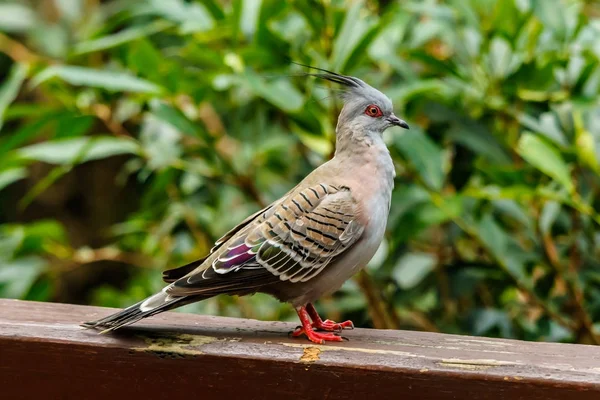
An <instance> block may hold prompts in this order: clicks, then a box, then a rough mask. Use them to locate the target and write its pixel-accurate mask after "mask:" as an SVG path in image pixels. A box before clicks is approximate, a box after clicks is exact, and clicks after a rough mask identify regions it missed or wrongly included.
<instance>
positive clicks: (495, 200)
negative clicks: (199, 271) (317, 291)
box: [0, 0, 600, 344]
mask: <svg viewBox="0 0 600 400" xmlns="http://www.w3.org/2000/svg"><path fill="white" fill-rule="evenodd" d="M598 15H600V9H599V8H598V6H597V5H595V4H594V3H593V2H586V1H583V0H552V1H550V0H486V1H481V0H446V1H442V0H440V1H416V0H415V1H383V0H382V1H375V0H369V1H363V2H361V1H355V2H342V1H337V0H334V1H331V2H324V3H320V2H317V1H297V2H282V1H277V0H263V1H258V0H236V1H232V2H230V1H228V2H224V1H223V2H220V1H216V0H196V1H193V0H191V1H184V0H144V1H136V2H127V1H108V2H86V1H83V0H70V1H63V0H55V1H47V2H33V1H31V2H29V1H19V2H16V1H12V2H11V1H6V2H2V3H0V32H3V33H0V76H2V81H1V83H0V128H1V129H2V132H1V133H0V202H1V203H2V207H1V208H0V210H1V211H0V223H1V224H0V296H4V297H16V298H26V299H36V300H61V301H78V302H89V303H93V304H100V305H109V306H124V305H127V304H129V303H132V302H134V301H137V300H139V299H140V298H142V297H144V296H146V295H148V294H150V293H151V292H152V291H154V290H157V289H159V288H160V287H161V282H160V274H159V270H161V269H166V268H169V267H173V266H176V265H178V264H181V263H185V262H189V261H191V260H193V259H196V258H199V257H201V256H202V255H204V254H205V253H206V252H207V251H208V249H209V248H210V246H211V243H212V241H213V240H214V239H216V238H217V237H219V235H221V234H222V233H223V232H225V231H226V230H227V229H229V228H230V227H232V226H233V225H234V224H235V223H236V222H238V221H240V220H241V219H243V218H244V217H245V216H247V215H248V214H249V213H251V212H252V211H255V210H257V209H258V208H259V207H261V206H263V205H265V204H268V203H269V202H271V201H273V200H275V199H277V198H278V197H279V196H281V195H282V194H284V193H285V192H286V191H287V190H288V189H289V188H291V187H292V186H293V185H294V184H295V183H296V182H297V181H299V180H300V179H301V178H302V177H303V176H304V175H305V174H306V173H307V172H308V171H310V170H311V169H312V168H314V167H316V166H317V165H319V164H321V163H323V162H324V161H326V160H327V159H328V157H330V155H331V152H332V149H333V143H334V136H335V134H334V127H335V122H336V121H335V119H336V116H337V113H338V111H339V107H340V102H339V101H338V100H337V99H336V97H335V88H333V87H330V86H328V85H324V84H322V83H316V82H314V81H313V80H311V79H306V78H303V77H298V76H297V75H298V74H299V73H301V72H303V71H304V69H303V68H302V67H299V66H297V65H292V64H290V60H295V61H298V62H301V63H304V64H310V65H314V66H319V67H323V68H328V69H333V70H336V71H338V72H341V73H348V74H352V75H355V76H359V77H361V78H363V79H364V80H366V81H368V82H369V83H371V84H373V85H374V86H376V87H378V88H380V89H382V90H383V91H384V92H385V93H387V94H388V95H389V96H390V98H391V99H392V100H393V102H394V105H395V107H396V114H398V115H401V116H402V117H403V118H404V119H406V120H408V121H409V124H410V125H411V130H410V131H400V130H399V129H398V130H396V129H393V130H390V131H389V132H387V133H386V137H385V139H386V141H387V143H388V145H389V147H390V151H391V153H392V156H393V157H394V160H395V161H396V164H397V170H398V178H397V182H396V189H395V192H394V195H393V203H392V207H391V216H390V221H389V225H388V235H387V236H386V240H385V242H384V245H382V247H381V248H380V250H379V252H378V254H377V255H376V257H375V258H374V259H373V260H372V262H371V263H370V265H369V267H368V268H367V270H366V272H365V273H361V274H360V275H359V276H358V277H357V279H356V280H352V281H349V282H347V284H346V285H344V287H343V288H342V290H341V291H340V292H339V293H337V294H336V295H334V296H333V297H331V298H327V299H323V301H322V302H321V303H320V305H319V306H320V307H321V308H322V309H324V311H326V312H328V315H329V316H331V317H333V318H335V317H340V318H341V317H352V318H353V319H354V320H355V321H356V322H357V323H358V324H359V325H362V326H375V327H381V328H411V329H425V330H437V331H445V332H453V333H463V334H474V335H490V336H501V337H511V338H521V339H528V340H552V341H574V342H581V343H596V344H599V343H600V323H599V322H598V321H600V290H599V289H598V287H599V283H600V263H599V262H598V259H599V255H600V254H599V251H598V246H597V244H598V240H599V238H600V229H599V224H600V214H599V212H598V207H599V204H600V202H599V200H600V179H599V175H598V173H599V172H600V168H599V164H598V162H599V159H600V158H599V151H598V149H599V142H600V102H599V98H600V97H599V88H600V46H599V45H598V43H599V42H598V39H597V38H598V37H600V19H599V18H598ZM62 209H65V210H66V211H64V212H63V211H61V210H62ZM82 210H83V211H82ZM101 271H108V272H105V273H101ZM81 282H85V285H83V286H81V287H79V290H77V291H74V290H71V289H70V288H72V287H73V285H75V284H76V283H77V284H81ZM188 309H191V310H194V311H200V312H203V313H212V314H223V315H234V316H245V317H255V318H265V319H267V318H269V319H275V318H293V315H292V314H291V312H290V309H289V308H288V307H287V306H285V305H281V304H279V303H278V302H277V301H275V300H273V299H271V298H269V297H268V296H254V297H249V298H226V297H219V298H216V299H211V300H207V301H205V302H202V303H200V304H197V305H193V306H189V308H188ZM336 313H337V315H336Z"/></svg>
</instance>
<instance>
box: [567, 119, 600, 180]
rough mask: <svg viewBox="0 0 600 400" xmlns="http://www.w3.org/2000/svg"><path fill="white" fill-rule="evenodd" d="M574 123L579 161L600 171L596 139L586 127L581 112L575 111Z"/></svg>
mask: <svg viewBox="0 0 600 400" xmlns="http://www.w3.org/2000/svg"><path fill="white" fill-rule="evenodd" d="M573 125H574V128H575V149H576V152H577V157H578V158H579V161H581V163H582V164H583V165H586V166H587V167H589V168H590V169H591V170H592V171H595V172H600V167H599V166H598V159H597V153H596V141H595V140H594V136H592V134H591V133H590V131H588V130H587V129H586V128H585V125H584V123H583V116H582V115H581V112H579V111H574V112H573Z"/></svg>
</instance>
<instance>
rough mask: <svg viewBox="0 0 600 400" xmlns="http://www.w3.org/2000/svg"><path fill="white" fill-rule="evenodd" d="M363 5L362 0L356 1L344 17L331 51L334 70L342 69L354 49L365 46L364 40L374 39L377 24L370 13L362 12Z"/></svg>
mask: <svg viewBox="0 0 600 400" xmlns="http://www.w3.org/2000/svg"><path fill="white" fill-rule="evenodd" d="M364 7H365V6H364V2H363V1H362V0H359V1H356V2H354V4H353V6H352V7H351V8H350V10H348V12H347V14H346V16H345V17H344V23H343V25H342V27H341V29H340V31H339V33H338V34H337V36H336V38H335V42H334V43H333V50H332V53H331V68H332V69H333V70H334V71H340V72H341V71H343V70H344V69H345V68H346V63H347V62H348V60H350V58H352V55H353V53H354V52H355V50H356V49H358V48H359V47H360V48H365V47H366V46H365V45H366V43H365V42H370V41H372V40H373V39H374V35H373V32H374V30H375V29H377V28H378V24H377V22H376V19H375V18H374V17H373V16H372V15H370V14H367V15H364V14H362V12H363V11H364Z"/></svg>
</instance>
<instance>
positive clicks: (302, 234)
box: [166, 184, 364, 296]
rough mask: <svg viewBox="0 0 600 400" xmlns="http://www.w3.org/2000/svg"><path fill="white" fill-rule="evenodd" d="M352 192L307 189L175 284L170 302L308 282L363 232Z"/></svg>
mask: <svg viewBox="0 0 600 400" xmlns="http://www.w3.org/2000/svg"><path fill="white" fill-rule="evenodd" d="M359 214H360V207H359V206H358V204H357V202H356V200H355V199H354V197H353V196H352V193H351V191H350V189H349V188H347V187H343V186H335V185H328V184H319V185H315V186H312V187H307V188H305V189H304V190H301V191H299V192H296V193H295V194H293V195H290V196H288V197H287V198H284V200H283V201H280V202H277V203H275V204H274V205H273V206H272V207H270V208H267V209H266V210H263V211H261V212H259V213H257V214H256V215H255V216H254V219H253V220H251V221H250V222H248V223H247V224H246V225H245V226H244V227H242V228H241V229H238V230H237V231H236V232H235V233H233V234H232V235H231V236H230V237H229V238H228V239H227V240H226V242H225V243H224V244H222V245H221V247H220V248H219V249H218V250H216V251H215V255H214V257H209V259H208V260H211V259H212V263H211V264H210V265H208V266H207V265H203V266H201V267H198V268H196V269H195V270H194V271H191V272H190V273H189V274H187V275H186V276H184V277H182V278H180V279H178V280H177V281H175V282H174V283H172V284H171V285H170V286H169V287H168V288H167V289H166V291H167V293H169V294H170V295H172V296H188V295H197V294H207V293H214V292H216V291H218V292H219V293H233V292H235V291H237V290H251V289H252V288H259V287H260V286H264V285H267V284H271V283H274V282H277V281H290V282H306V281H308V280H309V279H311V278H313V277H314V276H316V275H317V274H319V272H321V271H322V270H323V268H325V267H326V266H327V265H328V264H329V263H330V262H331V260H333V259H334V258H336V257H338V256H340V255H341V254H342V253H344V252H345V251H346V250H347V249H348V248H349V247H350V246H351V245H352V244H353V243H355V242H356V241H357V240H358V238H360V236H361V235H362V233H363V231H364V225H363V224H362V223H361V222H360V218H359Z"/></svg>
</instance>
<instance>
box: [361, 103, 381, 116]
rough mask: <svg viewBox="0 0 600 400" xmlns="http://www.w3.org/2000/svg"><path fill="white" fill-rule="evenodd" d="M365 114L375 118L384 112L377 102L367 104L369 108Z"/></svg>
mask: <svg viewBox="0 0 600 400" xmlns="http://www.w3.org/2000/svg"><path fill="white" fill-rule="evenodd" d="M365 114H367V115H368V116H369V117H373V118H377V117H381V116H382V115H383V113H382V112H381V109H380V108H379V107H377V106H376V105H375V104H369V105H368V106H367V109H366V110H365Z"/></svg>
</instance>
